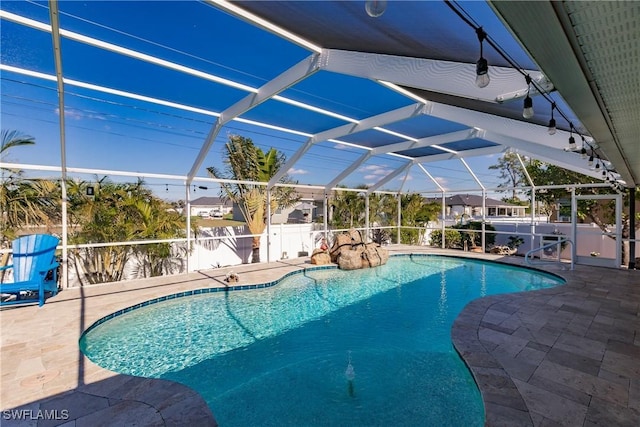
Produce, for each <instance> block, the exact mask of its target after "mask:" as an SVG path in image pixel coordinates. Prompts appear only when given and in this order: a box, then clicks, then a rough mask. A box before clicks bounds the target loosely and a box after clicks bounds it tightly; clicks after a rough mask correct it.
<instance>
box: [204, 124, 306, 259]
mask: <svg viewBox="0 0 640 427" xmlns="http://www.w3.org/2000/svg"><path fill="white" fill-rule="evenodd" d="M225 151H226V157H225V159H224V161H223V162H224V164H225V170H224V171H219V170H217V169H216V168H215V167H208V168H207V172H208V173H209V174H210V175H211V176H212V177H214V178H224V179H231V180H236V181H253V182H269V180H270V179H271V178H272V177H273V176H274V175H275V174H276V173H277V172H278V170H280V168H281V167H282V165H284V163H285V161H286V157H285V155H284V154H283V153H281V152H278V151H277V150H276V149H274V148H271V149H269V151H267V152H264V151H262V149H261V148H260V147H257V146H256V145H255V144H254V143H253V141H252V140H251V139H250V138H245V137H242V136H239V135H230V136H229V141H228V142H227V143H226V144H225ZM280 182H281V183H288V184H294V183H295V182H294V181H292V180H291V179H290V178H289V177H288V176H287V175H284V176H283V177H282V178H281V179H280ZM220 185H221V188H222V192H223V194H222V197H225V198H227V199H228V200H231V201H233V202H234V203H235V204H236V205H237V206H238V209H240V212H241V213H242V216H243V217H244V219H245V221H246V223H247V227H248V228H249V232H250V233H251V234H253V235H254V237H253V240H252V243H251V249H252V255H251V262H254V263H255V262H260V235H261V234H262V233H263V232H264V230H265V228H266V226H267V188H266V186H264V185H253V184H240V183H221V184H220ZM298 199H299V197H298V196H297V194H296V192H295V190H294V189H293V188H292V187H273V188H272V189H271V198H270V201H271V203H270V205H271V206H270V208H271V212H274V211H275V210H276V209H278V208H286V207H289V206H291V205H293V204H294V203H295V202H296V201H297V200H298Z"/></svg>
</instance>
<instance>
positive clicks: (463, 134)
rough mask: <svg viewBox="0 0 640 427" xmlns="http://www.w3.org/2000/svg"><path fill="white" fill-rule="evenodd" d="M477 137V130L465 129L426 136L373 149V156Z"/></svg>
mask: <svg viewBox="0 0 640 427" xmlns="http://www.w3.org/2000/svg"><path fill="white" fill-rule="evenodd" d="M477 136H478V129H475V128H472V129H465V130H460V131H457V132H449V133H443V134H441V135H434V136H428V137H426V138H421V139H418V140H416V141H403V142H398V143H395V144H387V145H382V146H380V147H376V148H374V149H373V154H387V153H393V152H398V151H404V150H411V149H414V148H422V147H429V146H432V145H440V144H448V143H450V142H456V141H463V140H465V139H472V138H476V137H477Z"/></svg>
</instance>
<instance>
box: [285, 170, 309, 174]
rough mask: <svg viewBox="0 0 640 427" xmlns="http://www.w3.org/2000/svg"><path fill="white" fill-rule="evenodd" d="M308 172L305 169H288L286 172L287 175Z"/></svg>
mask: <svg viewBox="0 0 640 427" xmlns="http://www.w3.org/2000/svg"><path fill="white" fill-rule="evenodd" d="M308 173H309V171H308V170H306V169H290V170H289V172H288V174H289V175H306V174H308Z"/></svg>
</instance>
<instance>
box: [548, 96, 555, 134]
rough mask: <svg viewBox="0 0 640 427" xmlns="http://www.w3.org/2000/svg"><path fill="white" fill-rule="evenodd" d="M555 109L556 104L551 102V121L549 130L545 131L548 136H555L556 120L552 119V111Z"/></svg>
mask: <svg viewBox="0 0 640 427" xmlns="http://www.w3.org/2000/svg"><path fill="white" fill-rule="evenodd" d="M555 109H556V103H555V102H553V103H552V104H551V120H549V129H548V130H547V132H549V135H555V134H556V119H554V118H553V110H555Z"/></svg>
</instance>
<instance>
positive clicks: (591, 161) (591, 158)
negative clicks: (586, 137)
mask: <svg viewBox="0 0 640 427" xmlns="http://www.w3.org/2000/svg"><path fill="white" fill-rule="evenodd" d="M588 164H589V167H591V166H593V153H591V155H590V156H589V162H588Z"/></svg>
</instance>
